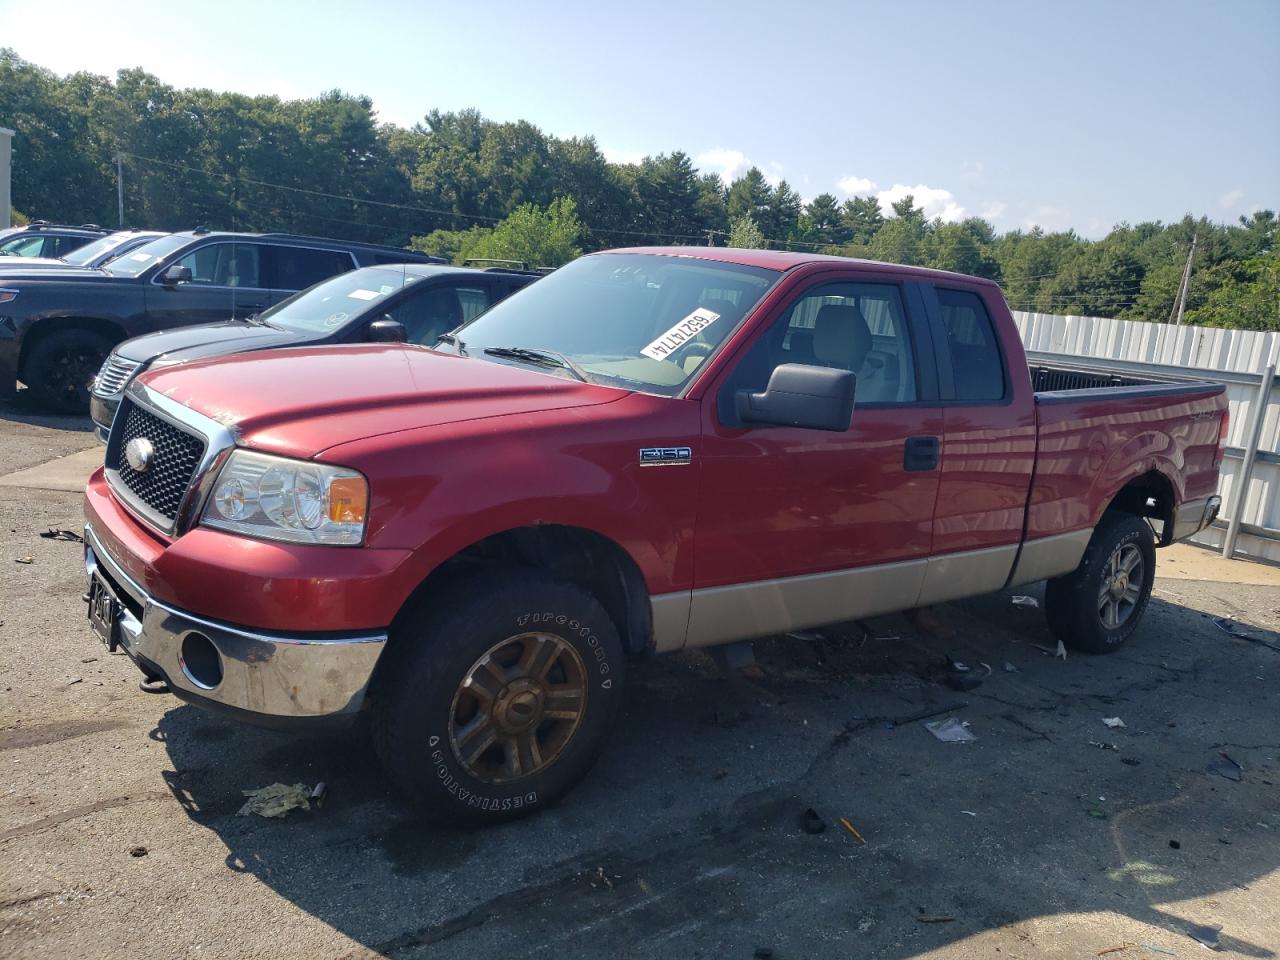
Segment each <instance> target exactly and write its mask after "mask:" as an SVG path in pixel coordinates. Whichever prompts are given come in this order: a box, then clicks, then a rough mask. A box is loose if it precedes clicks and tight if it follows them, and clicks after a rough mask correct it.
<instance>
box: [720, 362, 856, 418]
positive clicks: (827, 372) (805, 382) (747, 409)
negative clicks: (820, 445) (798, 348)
mask: <svg viewBox="0 0 1280 960" xmlns="http://www.w3.org/2000/svg"><path fill="white" fill-rule="evenodd" d="M857 383H858V378H857V377H856V376H855V375H854V374H853V373H852V372H851V371H849V370H836V369H834V368H832V367H815V366H811V365H810V364H807V363H784V364H780V365H779V366H778V367H776V368H774V371H773V374H772V375H771V376H770V377H769V385H768V386H767V387H765V389H764V392H763V393H752V392H751V391H750V390H739V391H738V393H737V395H736V396H735V398H734V400H735V403H736V407H737V413H738V417H739V419H741V420H742V422H743V423H767V424H773V425H774V426H779V427H803V428H805V429H808V430H835V431H844V430H848V429H849V422H850V421H851V420H852V419H853V392H854V388H855V387H856V386H857Z"/></svg>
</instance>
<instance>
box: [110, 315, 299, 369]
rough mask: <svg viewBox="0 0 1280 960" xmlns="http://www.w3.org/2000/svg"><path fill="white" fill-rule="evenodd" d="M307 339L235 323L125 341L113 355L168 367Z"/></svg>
mask: <svg viewBox="0 0 1280 960" xmlns="http://www.w3.org/2000/svg"><path fill="white" fill-rule="evenodd" d="M307 339H308V338H307V336H305V335H304V334H301V333H296V332H294V331H292V330H281V329H280V328H279V327H268V326H263V325H261V324H253V323H245V322H243V321H238V320H237V321H230V322H226V323H202V324H198V325H196V326H193V327H178V328H177V329H176V330H162V331H161V332H160V333H148V334H146V335H144V336H141V337H134V338H133V339H132V340H126V341H125V342H124V343H122V344H120V346H118V347H116V349H115V352H116V353H117V354H118V355H119V356H121V357H123V358H124V359H126V360H132V361H133V362H134V363H151V362H152V361H154V360H158V359H160V358H161V357H163V358H164V359H165V360H166V361H168V362H170V363H181V362H184V361H188V360H205V359H208V358H210V357H225V356H226V355H227V354H229V353H240V352H241V351H248V350H266V349H269V348H271V347H288V346H294V345H297V344H300V343H304V342H306V340H307Z"/></svg>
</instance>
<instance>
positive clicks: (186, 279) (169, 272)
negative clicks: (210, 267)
mask: <svg viewBox="0 0 1280 960" xmlns="http://www.w3.org/2000/svg"><path fill="white" fill-rule="evenodd" d="M160 282H161V283H163V284H164V285H165V286H166V287H176V286H177V285H178V284H180V283H190V282H191V268H190V267H184V266H182V264H179V263H175V264H173V265H172V266H169V267H166V268H165V271H164V273H162V274H160Z"/></svg>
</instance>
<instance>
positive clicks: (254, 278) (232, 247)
mask: <svg viewBox="0 0 1280 960" xmlns="http://www.w3.org/2000/svg"><path fill="white" fill-rule="evenodd" d="M261 261H262V247H261V246H259V245H258V244H256V243H209V244H205V245H204V246H203V247H199V248H197V249H195V250H192V251H191V252H190V253H188V254H187V255H186V256H185V257H182V258H180V259H178V260H177V261H175V262H176V263H177V264H178V265H179V266H183V267H190V268H191V283H192V285H194V286H207V287H261V286H262V282H261Z"/></svg>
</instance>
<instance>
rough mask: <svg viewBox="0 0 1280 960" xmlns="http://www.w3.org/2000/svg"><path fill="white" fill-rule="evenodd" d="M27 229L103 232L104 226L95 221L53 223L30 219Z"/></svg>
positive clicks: (104, 230)
mask: <svg viewBox="0 0 1280 960" xmlns="http://www.w3.org/2000/svg"><path fill="white" fill-rule="evenodd" d="M27 229H28V230H97V231H98V232H99V233H105V232H106V228H105V227H100V226H98V225H97V224H96V223H54V222H52V221H50V220H32V221H31V222H30V223H28V224H27Z"/></svg>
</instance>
